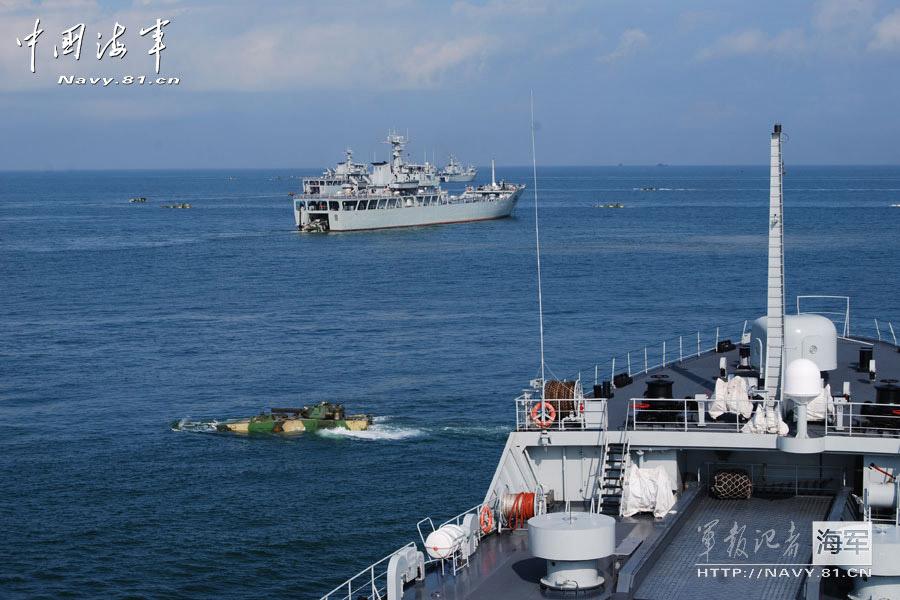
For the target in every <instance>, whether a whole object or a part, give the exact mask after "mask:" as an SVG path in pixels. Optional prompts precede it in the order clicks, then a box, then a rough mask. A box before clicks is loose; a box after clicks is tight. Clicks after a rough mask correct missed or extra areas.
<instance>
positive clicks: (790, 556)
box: [324, 125, 900, 600]
mask: <svg viewBox="0 0 900 600" xmlns="http://www.w3.org/2000/svg"><path fill="white" fill-rule="evenodd" d="M781 142H782V133H781V127H780V126H777V125H776V126H775V130H774V132H773V133H772V135H771V145H770V150H771V163H770V164H771V173H770V202H769V205H770V209H769V219H768V223H767V224H766V227H767V230H768V233H769V255H768V274H767V286H765V287H766V289H767V296H766V298H767V311H766V314H765V315H763V316H761V317H759V318H757V319H755V320H752V321H751V320H749V319H748V320H747V321H744V322H743V323H742V324H739V325H736V326H734V327H733V329H726V328H725V327H722V328H715V329H714V330H711V332H709V333H706V332H696V333H692V334H690V335H687V336H681V337H676V338H673V339H670V340H667V341H665V342H662V344H659V345H654V346H652V347H647V348H645V349H644V351H643V352H639V353H629V354H625V355H621V356H617V357H615V358H613V359H611V360H610V361H609V362H607V363H605V364H603V365H598V367H597V368H596V370H595V372H594V374H593V375H594V377H593V384H592V385H590V386H587V385H585V382H583V381H582V380H581V378H580V377H579V379H578V380H576V381H544V380H541V379H538V380H535V381H532V382H531V385H530V387H529V388H528V389H527V390H525V391H524V393H523V394H521V395H520V396H519V397H518V398H516V399H515V401H514V402H513V403H511V406H510V408H511V409H512V408H514V409H515V415H516V426H515V430H514V431H512V432H511V433H510V434H509V438H508V440H507V442H506V446H505V448H504V449H503V451H502V453H501V455H500V461H499V464H498V465H497V468H496V472H495V473H494V476H493V480H492V481H491V484H490V486H489V488H488V489H487V491H486V493H485V495H484V499H483V500H482V501H481V502H480V503H479V504H477V505H476V506H473V507H472V508H470V509H468V510H466V511H464V512H462V513H460V514H459V515H458V516H456V517H453V518H452V519H450V520H448V521H446V522H444V523H442V524H440V525H434V524H432V522H431V520H430V519H424V520H422V521H420V522H419V524H418V526H417V529H418V537H417V538H416V539H414V540H413V541H410V542H409V543H408V544H407V545H405V546H403V547H402V548H400V549H398V550H396V551H395V552H394V553H392V554H390V555H388V556H387V557H384V558H383V559H381V560H380V561H378V562H376V563H374V564H372V565H370V566H369V567H367V568H366V569H364V570H363V571H361V572H360V573H359V574H358V575H356V576H355V577H352V578H351V579H349V580H347V581H345V582H344V583H342V584H340V585H338V586H337V587H336V588H335V589H334V590H333V591H332V592H330V593H329V594H326V595H325V596H324V598H327V599H329V600H337V599H347V600H349V599H353V600H358V599H360V598H370V599H376V598H377V599H382V600H383V599H387V600H401V599H404V600H413V599H416V600H420V599H422V600H424V599H442V600H464V599H465V600H496V599H517V600H519V599H538V598H591V599H602V598H616V599H622V600H625V599H636V600H649V599H658V600H663V599H665V600H674V599H691V600H700V599H713V598H735V599H737V598H741V599H767V600H768V599H773V598H778V599H782V598H791V599H794V598H805V599H810V600H811V599H822V598H828V599H831V598H853V599H857V600H881V599H888V598H890V599H898V598H900V527H898V522H900V512H898V496H900V493H898V482H900V478H898V475H900V386H898V382H897V379H900V353H898V346H897V339H896V336H895V334H894V325H893V323H885V322H883V321H882V322H880V323H879V322H878V321H875V329H874V331H875V332H876V333H875V334H874V335H873V336H871V337H866V336H862V335H860V334H859V333H858V332H857V331H856V330H855V329H851V326H850V298H849V297H833V296H831V297H812V296H802V297H800V298H798V304H797V310H796V314H787V311H786V309H785V295H784V289H785V287H784V252H783V249H784V243H783V242H784V240H783V219H782V214H783V213H782V207H783V193H782V178H783V174H784V170H783V163H782V155H781ZM762 227H763V224H762V223H760V229H762ZM762 287H763V286H760V296H761V295H762ZM827 302H832V303H834V302H836V303H840V305H841V307H840V308H841V310H830V311H828V313H816V312H813V311H810V310H804V308H809V307H810V304H811V303H816V304H819V305H820V306H823V305H824V303H827ZM792 312H793V311H792ZM870 322H871V321H870ZM858 323H859V321H858V320H857V321H854V328H855V327H857V326H858V325H857V324H858ZM712 331H714V332H715V333H712ZM448 514H451V511H448ZM411 533H412V534H413V536H414V535H415V533H416V532H415V531H411ZM413 536H411V537H413Z"/></svg>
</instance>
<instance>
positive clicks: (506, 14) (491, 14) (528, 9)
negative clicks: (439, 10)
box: [450, 0, 573, 21]
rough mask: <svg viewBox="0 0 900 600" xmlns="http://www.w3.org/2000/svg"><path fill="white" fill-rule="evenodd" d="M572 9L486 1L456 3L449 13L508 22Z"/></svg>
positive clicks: (522, 0) (520, 0) (542, 0)
mask: <svg viewBox="0 0 900 600" xmlns="http://www.w3.org/2000/svg"><path fill="white" fill-rule="evenodd" d="M570 8H573V7H572V6H571V5H567V4H566V3H560V2H552V1H547V0H488V2H485V3H484V4H473V3H471V2H465V1H463V2H456V3H454V4H453V6H452V7H451V9H450V10H451V12H452V13H453V14H454V15H456V16H459V17H463V18H466V19H473V20H476V21H485V20H509V19H511V18H517V17H540V16H545V15H548V14H550V13H552V12H556V11H565V10H568V9H570Z"/></svg>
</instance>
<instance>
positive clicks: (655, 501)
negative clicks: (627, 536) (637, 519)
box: [621, 463, 675, 519]
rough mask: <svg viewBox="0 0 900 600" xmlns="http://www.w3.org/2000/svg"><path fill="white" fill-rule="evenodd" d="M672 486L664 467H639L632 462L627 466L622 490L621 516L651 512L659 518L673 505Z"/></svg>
mask: <svg viewBox="0 0 900 600" xmlns="http://www.w3.org/2000/svg"><path fill="white" fill-rule="evenodd" d="M673 487H675V486H674V484H673V483H672V479H671V477H669V474H668V473H666V469H665V467H661V466H660V467H648V468H644V469H639V468H638V466H637V465H635V464H633V463H632V464H631V466H629V467H628V474H627V475H626V476H625V485H624V490H623V491H622V504H621V507H622V516H623V517H630V516H631V515H633V514H636V513H639V512H652V513H653V516H654V517H656V518H658V519H661V518H662V517H664V516H666V514H667V513H668V512H669V510H670V509H671V508H672V507H673V506H674V505H675V494H673V493H672V488H673Z"/></svg>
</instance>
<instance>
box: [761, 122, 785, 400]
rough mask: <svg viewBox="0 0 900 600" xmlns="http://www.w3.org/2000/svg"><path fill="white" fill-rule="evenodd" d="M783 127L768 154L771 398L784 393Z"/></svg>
mask: <svg viewBox="0 0 900 600" xmlns="http://www.w3.org/2000/svg"><path fill="white" fill-rule="evenodd" d="M781 137H782V133H781V125H776V126H775V129H774V131H772V143H771V146H770V148H771V152H770V153H769V156H770V160H769V268H768V294H767V303H766V358H765V386H766V390H767V391H768V392H769V399H770V400H773V399H775V398H780V397H781V391H782V390H784V378H783V377H782V366H783V365H782V362H783V359H784V220H783V218H782V217H783V215H784V187H783V178H784V162H783V160H782V157H781Z"/></svg>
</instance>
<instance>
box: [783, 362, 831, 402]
mask: <svg viewBox="0 0 900 600" xmlns="http://www.w3.org/2000/svg"><path fill="white" fill-rule="evenodd" d="M821 392H822V381H821V375H820V373H819V367H818V366H817V365H816V363H814V362H813V361H811V360H809V359H806V358H798V359H796V360H794V361H791V363H790V364H789V365H788V366H787V370H786V371H785V373H784V395H785V396H790V397H791V398H793V399H794V401H795V402H802V401H804V400H812V399H813V398H815V397H816V396H818V395H819V394H820V393H821Z"/></svg>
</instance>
